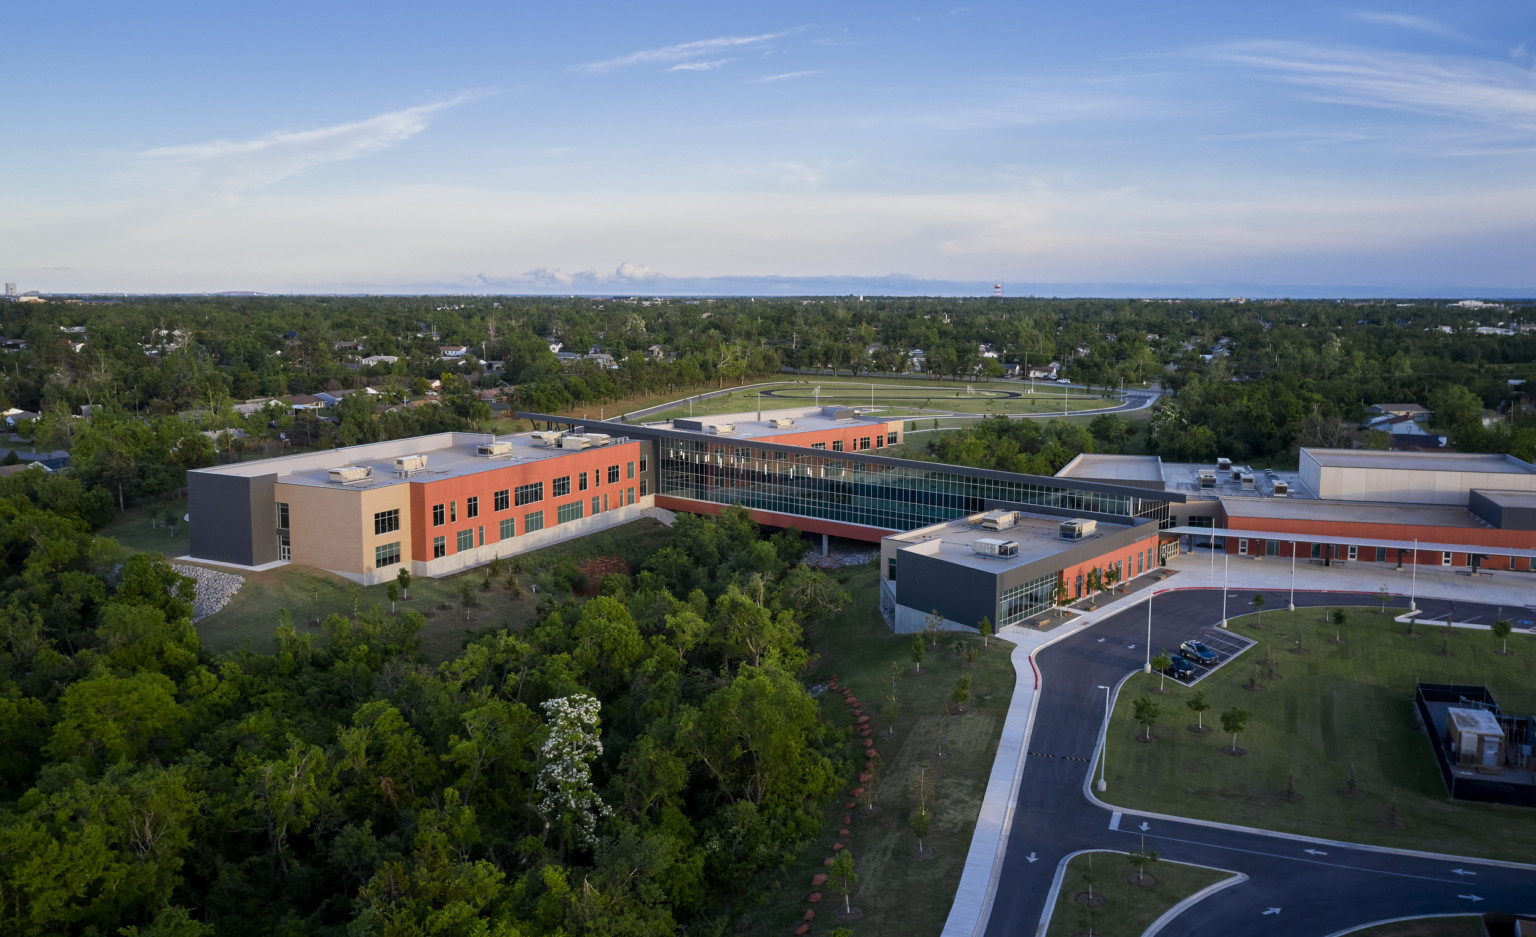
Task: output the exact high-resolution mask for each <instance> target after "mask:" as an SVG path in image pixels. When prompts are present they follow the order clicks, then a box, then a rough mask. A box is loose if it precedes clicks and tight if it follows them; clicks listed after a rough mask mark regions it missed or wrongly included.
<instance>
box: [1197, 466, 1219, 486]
mask: <svg viewBox="0 0 1536 937" xmlns="http://www.w3.org/2000/svg"><path fill="white" fill-rule="evenodd" d="M1200 487H1201V488H1215V487H1216V473H1215V472H1213V471H1211V470H1210V469H1201V470H1200Z"/></svg>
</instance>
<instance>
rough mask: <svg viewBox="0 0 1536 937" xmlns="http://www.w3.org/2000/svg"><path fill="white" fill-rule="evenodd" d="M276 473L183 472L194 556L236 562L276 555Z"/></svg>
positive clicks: (268, 559)
mask: <svg viewBox="0 0 1536 937" xmlns="http://www.w3.org/2000/svg"><path fill="white" fill-rule="evenodd" d="M276 480H277V476H276V475H260V476H257V477H255V478H248V477H245V476H242V475H218V474H213V473H209V472H195V471H194V472H188V473H187V510H188V513H189V514H190V515H191V517H192V521H191V525H192V549H191V550H190V553H191V555H192V556H193V557H195V558H198V559H204V560H211V561H214V562H219V563H235V564H238V565H240V566H260V565H262V564H263V563H271V562H274V561H276V560H277V515H276V510H275V509H274V508H273V503H274V498H273V487H274V484H275V482H276Z"/></svg>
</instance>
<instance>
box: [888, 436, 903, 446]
mask: <svg viewBox="0 0 1536 937" xmlns="http://www.w3.org/2000/svg"><path fill="white" fill-rule="evenodd" d="M885 441H886V442H888V443H890V444H891V445H893V446H894V445H896V444H897V443H899V442H901V436H900V435H899V434H897V433H892V434H890V435H889V436H887V437H885Z"/></svg>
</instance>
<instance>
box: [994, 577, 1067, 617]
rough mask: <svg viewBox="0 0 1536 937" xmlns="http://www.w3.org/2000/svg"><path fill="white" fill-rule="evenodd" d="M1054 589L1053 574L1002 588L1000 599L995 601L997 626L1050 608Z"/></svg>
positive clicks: (1054, 580)
mask: <svg viewBox="0 0 1536 937" xmlns="http://www.w3.org/2000/svg"><path fill="white" fill-rule="evenodd" d="M1055 591H1056V576H1055V575H1054V574H1052V575H1048V576H1041V577H1040V578H1039V579H1035V580H1032V581H1030V582H1026V583H1024V584H1023V585H1022V586H1014V587H1013V588H1011V589H1006V590H1004V591H1003V597H1002V599H1001V600H1000V601H999V602H998V603H997V627H998V628H1002V627H1005V626H1007V625H1016V624H1018V623H1019V622H1021V621H1023V620H1024V619H1026V618H1028V617H1030V616H1031V615H1038V614H1040V613H1041V612H1043V611H1045V610H1046V609H1048V608H1050V607H1051V606H1052V605H1054V604H1055V599H1054V593H1055Z"/></svg>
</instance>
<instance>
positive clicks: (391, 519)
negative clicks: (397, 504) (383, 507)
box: [373, 508, 400, 536]
mask: <svg viewBox="0 0 1536 937" xmlns="http://www.w3.org/2000/svg"><path fill="white" fill-rule="evenodd" d="M399 529H400V509H399V508H395V509H393V510H390V511H379V512H378V513H376V514H374V515H373V533H374V536H378V535H379V534H387V533H393V532H394V531H397V530H399Z"/></svg>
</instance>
